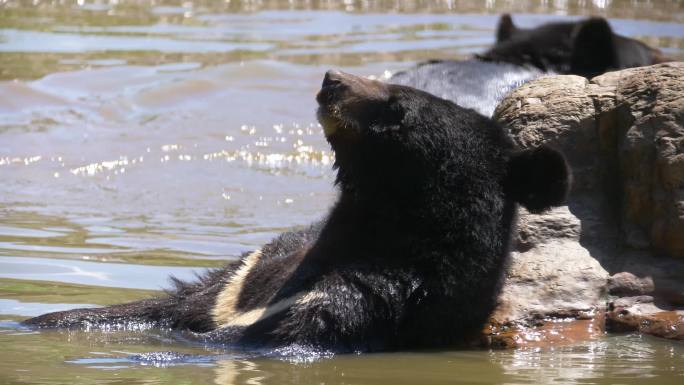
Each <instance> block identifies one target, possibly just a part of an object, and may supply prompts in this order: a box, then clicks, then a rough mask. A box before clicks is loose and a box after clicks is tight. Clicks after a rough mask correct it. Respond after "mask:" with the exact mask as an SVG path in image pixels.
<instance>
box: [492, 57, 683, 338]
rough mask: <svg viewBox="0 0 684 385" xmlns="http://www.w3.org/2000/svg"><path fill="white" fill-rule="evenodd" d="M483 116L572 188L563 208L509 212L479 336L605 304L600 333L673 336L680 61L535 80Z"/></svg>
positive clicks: (679, 245) (678, 259) (679, 224)
mask: <svg viewBox="0 0 684 385" xmlns="http://www.w3.org/2000/svg"><path fill="white" fill-rule="evenodd" d="M494 119H495V120H497V121H499V122H500V123H502V124H503V125H505V126H507V127H508V128H509V130H510V133H511V135H512V137H513V139H514V141H515V142H516V143H517V144H518V145H519V146H520V147H522V148H528V147H532V146H536V145H539V144H541V143H548V144H551V145H553V146H555V147H557V148H559V149H561V150H562V151H563V152H564V153H565V155H566V157H567V159H568V162H569V163H570V165H571V167H572V169H573V174H574V183H573V187H572V191H571V194H570V197H569V201H568V207H567V208H565V209H556V210H553V211H550V212H548V213H545V214H542V215H532V214H529V213H521V216H520V221H519V225H518V233H517V234H516V235H515V236H514V240H513V252H512V262H511V266H510V269H509V272H508V276H507V277H506V282H505V285H504V287H503V291H502V293H501V296H500V297H499V307H498V308H497V310H496V311H495V313H494V314H493V319H492V324H491V325H490V328H489V334H488V336H489V337H490V342H491V343H492V344H497V343H500V344H501V345H503V346H509V345H511V344H513V345H515V344H516V343H517V344H519V343H520V341H523V340H524V338H522V337H521V335H522V334H525V333H529V328H536V329H539V328H546V327H549V322H550V321H549V320H554V319H558V318H559V317H560V318H561V319H564V318H567V317H570V318H573V319H575V320H577V319H581V318H582V314H583V313H582V312H584V314H593V313H591V312H598V313H601V314H603V311H604V309H605V305H606V304H609V306H610V310H608V311H607V312H606V313H605V314H606V325H607V327H608V328H609V330H611V331H630V332H632V331H639V332H642V333H649V334H654V335H658V336H661V337H666V338H673V339H684V337H682V334H683V333H682V332H681V331H682V325H683V324H684V319H683V318H682V311H683V310H684V63H665V64H660V65H655V66H650V67H640V68H632V69H628V70H622V71H616V72H610V73H606V74H604V75H601V76H598V77H596V78H593V79H591V80H587V79H585V78H581V77H577V76H548V77H542V78H539V79H537V80H533V81H531V82H529V83H527V84H525V85H523V86H521V87H520V88H517V89H516V90H514V91H513V92H511V93H510V94H509V95H507V97H506V98H505V99H504V100H503V101H502V102H501V103H500V104H499V105H498V107H497V109H496V111H495V112H494ZM609 277H610V279H609ZM649 298H650V299H649ZM623 299H624V301H623ZM540 317H541V318H540ZM585 318H586V317H585ZM590 318H591V317H590ZM539 319H544V320H546V321H544V322H541V323H539V322H538V320H539ZM535 320H537V321H535ZM541 325H544V326H541ZM506 328H507V329H506ZM525 328H527V329H525ZM504 329H506V330H505V332H504ZM492 330H493V331H492ZM521 330H522V332H521ZM506 333H508V334H506ZM504 335H506V336H508V337H506V338H508V339H507V340H506V341H507V342H506V341H504V340H505V339H506V338H504V337H501V338H500V339H497V338H498V336H504ZM512 336H517V337H512ZM511 341H512V342H511ZM515 341H518V342H515Z"/></svg>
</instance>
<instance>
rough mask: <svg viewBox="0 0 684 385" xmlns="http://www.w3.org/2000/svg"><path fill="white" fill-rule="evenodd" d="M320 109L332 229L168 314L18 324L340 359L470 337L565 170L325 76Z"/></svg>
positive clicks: (554, 155)
mask: <svg viewBox="0 0 684 385" xmlns="http://www.w3.org/2000/svg"><path fill="white" fill-rule="evenodd" d="M317 100H318V103H319V109H318V118H319V121H320V122H321V125H322V126H323V129H324V133H325V136H326V138H327V140H328V141H329V143H330V145H331V147H332V149H333V150H334V151H335V155H336V157H335V163H334V167H335V168H336V169H337V178H336V185H337V186H338V187H339V192H340V194H339V198H338V201H337V202H336V203H335V205H334V206H333V208H332V209H331V211H330V213H329V215H328V216H327V218H326V219H325V220H323V221H321V222H320V223H317V224H314V225H312V226H311V227H309V228H306V229H303V230H300V231H294V232H289V233H285V234H283V235H281V236H279V237H278V238H276V239H275V240H274V241H272V242H271V243H269V244H267V245H265V246H264V247H263V248H262V249H260V250H257V251H254V252H252V253H250V254H246V255H244V256H243V258H242V259H241V260H240V261H238V262H236V263H232V264H229V265H228V266H226V267H225V268H223V269H219V270H216V271H213V272H210V273H208V274H207V275H206V276H205V277H202V278H201V279H200V280H199V281H198V282H195V283H183V282H178V283H177V287H176V289H175V290H173V291H170V292H169V293H168V295H167V296H165V297H163V298H157V299H150V300H143V301H139V302H134V303H128V304H122V305H117V306H111V307H105V308H99V309H77V310H71V311H66V312H58V313H51V314H46V315H42V316H39V317H36V318H33V319H30V320H28V321H26V324H28V325H34V326H37V327H79V326H84V325H88V326H104V325H106V326H107V327H109V328H112V327H117V326H118V327H124V328H125V327H129V328H140V327H147V326H149V327H151V326H157V327H167V328H174V329H185V330H188V331H191V332H193V333H194V335H195V336H196V337H198V338H200V339H204V340H205V341H212V342H218V343H224V344H229V345H235V346H240V347H280V346H287V345H293V344H297V345H302V346H308V347H312V348H315V349H325V350H330V351H336V352H352V351H353V352H359V351H379V350H396V349H406V348H420V347H439V346H454V345H459V344H463V343H464V341H465V340H466V339H467V338H469V337H472V336H473V335H477V334H478V332H479V331H480V329H481V328H482V326H483V324H484V323H485V322H486V320H487V317H488V315H489V314H490V312H491V311H492V310H493V308H494V306H495V302H496V297H497V294H498V291H499V287H500V284H501V278H502V275H503V271H504V268H505V264H506V259H507V255H508V244H509V238H510V234H511V227H512V226H513V224H514V221H515V210H516V202H519V203H521V204H522V205H524V206H525V207H527V208H528V210H530V211H533V212H539V211H543V210H545V209H547V208H549V207H551V206H554V205H559V204H561V203H562V202H563V200H564V199H565V196H566V194H567V191H568V188H569V183H570V182H569V178H570V176H569V170H568V167H567V164H566V162H565V159H564V157H563V156H562V155H561V154H560V153H559V152H557V151H556V150H553V149H551V148H549V147H546V146H541V147H538V148H535V149H529V150H524V151H519V150H516V148H515V147H514V145H513V143H512V141H511V140H510V138H509V137H508V135H507V133H506V131H505V130H504V129H503V128H502V127H500V126H499V125H497V124H496V123H495V122H493V121H492V120H490V119H489V118H486V117H484V116H481V115H480V114H477V113H476V112H474V111H472V110H469V109H464V108H461V107H459V106H457V105H456V104H454V103H452V102H449V101H447V100H444V99H440V98H437V97H435V96H433V95H431V94H428V93H426V92H423V91H420V90H416V89H413V88H410V87H405V86H399V85H392V84H387V83H382V82H378V81H374V80H369V79H366V78H361V77H356V76H353V75H349V74H345V73H342V72H338V71H329V72H328V73H326V75H325V78H324V80H323V85H322V88H321V90H320V92H319V93H318V95H317Z"/></svg>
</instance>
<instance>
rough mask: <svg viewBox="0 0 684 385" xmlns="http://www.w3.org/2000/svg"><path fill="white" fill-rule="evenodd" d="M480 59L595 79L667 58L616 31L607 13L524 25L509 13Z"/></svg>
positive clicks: (500, 21)
mask: <svg viewBox="0 0 684 385" xmlns="http://www.w3.org/2000/svg"><path fill="white" fill-rule="evenodd" d="M479 58H480V59H483V60H491V61H500V62H505V63H513V64H518V65H528V64H529V65H532V66H534V67H536V68H538V69H540V70H542V71H551V72H555V73H559V74H572V75H580V76H584V77H589V78H590V77H594V76H597V75H600V74H602V73H604V72H606V71H610V70H617V69H623V68H631V67H640V66H646V65H651V64H657V63H662V62H664V61H666V60H667V59H666V58H665V57H663V55H662V53H661V52H660V51H659V50H657V49H655V48H651V47H649V46H647V45H646V44H644V43H642V42H640V41H638V40H635V39H631V38H628V37H625V36H621V35H618V34H616V33H614V32H613V30H612V28H611V27H610V25H609V24H608V21H607V20H606V19H604V18H602V17H592V18H589V19H586V20H581V21H569V22H557V23H547V24H543V25H541V26H539V27H536V28H530V29H523V28H518V27H516V26H515V24H513V19H511V16H510V15H507V14H506V15H502V16H501V19H500V20H499V26H498V28H497V32H496V44H495V45H494V47H492V48H491V49H489V50H488V51H487V52H485V53H484V54H482V55H479Z"/></svg>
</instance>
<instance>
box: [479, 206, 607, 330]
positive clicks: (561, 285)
mask: <svg viewBox="0 0 684 385" xmlns="http://www.w3.org/2000/svg"><path fill="white" fill-rule="evenodd" d="M518 228H519V232H518V237H519V239H520V240H518V248H519V249H520V246H521V245H524V248H522V250H521V251H513V252H512V253H511V264H510V266H509V268H508V270H507V274H506V280H505V283H504V286H503V290H502V292H501V294H500V295H499V306H498V307H497V309H496V311H495V312H494V314H493V315H492V317H493V318H494V319H496V320H497V321H499V322H508V321H514V320H521V319H526V318H529V316H530V315H541V316H547V315H557V314H561V313H566V314H576V313H578V312H587V311H592V310H595V309H602V308H604V307H605V303H606V300H605V297H606V280H607V279H608V272H607V271H606V270H605V269H603V267H601V265H600V264H599V263H598V262H597V261H596V260H595V259H594V258H592V257H591V254H590V253H589V251H588V250H587V249H585V248H584V247H582V245H580V243H579V236H580V221H579V219H577V218H576V217H575V216H573V215H572V214H571V213H570V211H569V210H568V209H567V207H562V208H557V209H554V210H551V211H550V212H549V213H547V214H545V215H532V214H529V213H527V212H525V213H522V214H521V218H520V220H519V224H518ZM523 239H524V241H523ZM523 242H524V243H523Z"/></svg>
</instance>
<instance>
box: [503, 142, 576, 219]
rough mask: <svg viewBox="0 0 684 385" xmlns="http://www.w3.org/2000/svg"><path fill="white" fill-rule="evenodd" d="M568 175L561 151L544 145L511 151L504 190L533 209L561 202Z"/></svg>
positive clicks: (569, 177) (533, 210)
mask: <svg viewBox="0 0 684 385" xmlns="http://www.w3.org/2000/svg"><path fill="white" fill-rule="evenodd" d="M571 180H572V176H571V174H570V167H568V163H567V162H566V161H565V157H564V156H563V154H562V153H561V152H560V151H558V150H555V149H553V148H551V147H549V146H547V145H541V146H539V147H536V148H531V149H527V150H522V151H518V152H515V153H513V155H512V156H511V159H510V160H509V161H508V176H507V178H506V182H505V190H506V193H507V194H508V196H509V197H510V198H512V199H513V200H515V201H516V202H518V203H520V204H521V205H523V206H524V207H525V208H526V209H527V210H528V211H530V212H533V213H538V212H542V211H544V210H547V209H549V208H551V207H553V206H560V205H561V204H563V202H565V199H566V198H567V195H568V191H569V190H570V183H571Z"/></svg>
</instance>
